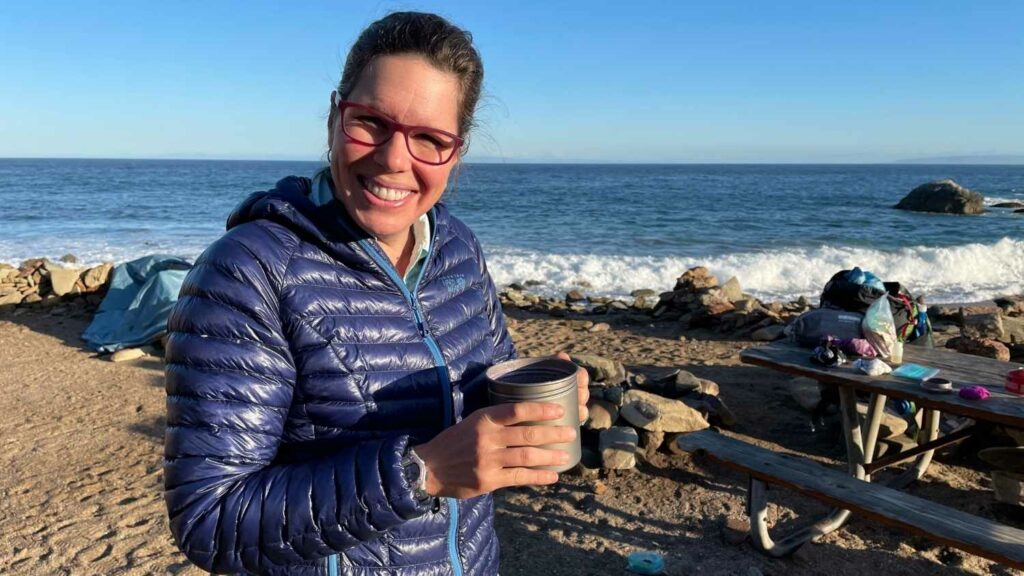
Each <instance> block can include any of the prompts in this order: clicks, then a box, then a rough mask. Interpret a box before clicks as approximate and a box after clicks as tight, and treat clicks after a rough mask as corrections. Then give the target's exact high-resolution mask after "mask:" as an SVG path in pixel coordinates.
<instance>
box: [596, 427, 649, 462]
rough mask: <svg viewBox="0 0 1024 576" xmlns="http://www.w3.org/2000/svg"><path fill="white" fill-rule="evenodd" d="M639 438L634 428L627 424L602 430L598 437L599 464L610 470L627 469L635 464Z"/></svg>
mask: <svg viewBox="0 0 1024 576" xmlns="http://www.w3.org/2000/svg"><path fill="white" fill-rule="evenodd" d="M639 440H640V439H639V437H638V435H637V433H636V430H633V429H632V428H630V427H628V426H613V427H611V428H609V429H607V430H602V431H601V436H600V437H599V439H598V450H599V451H600V452H601V466H602V467H604V468H609V469H612V470H628V469H630V468H633V467H634V466H636V447H637V443H638V442H639Z"/></svg>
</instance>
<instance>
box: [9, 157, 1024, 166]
mask: <svg viewBox="0 0 1024 576" xmlns="http://www.w3.org/2000/svg"><path fill="white" fill-rule="evenodd" d="M972 159H973V161H972ZM0 160H101V161H103V160H107V161H144V162H175V161H178V162H282V163H283V162H305V163H323V160H321V159H305V158H259V157H255V158H234V157H204V156H153V157H118V156H0ZM464 163H466V164H483V165H503V164H508V165H522V164H530V165H580V166H594V165H610V166H716V165H718V166H778V165H794V166H808V165H811V166H892V165H916V166H982V165H986V166H1024V155H1017V154H992V155H988V156H983V155H978V156H974V157H972V156H949V157H935V158H910V159H902V160H885V161H875V162H842V161H815V160H806V161H794V160H785V161H686V160H679V161H669V162H628V161H600V160H539V159H509V160H501V159H497V158H483V159H480V160H472V159H467V160H465V161H464ZM324 165H326V164H324Z"/></svg>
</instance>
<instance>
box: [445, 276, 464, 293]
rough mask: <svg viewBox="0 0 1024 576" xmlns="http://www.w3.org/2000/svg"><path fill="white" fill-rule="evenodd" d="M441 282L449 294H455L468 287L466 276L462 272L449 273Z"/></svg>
mask: <svg viewBox="0 0 1024 576" xmlns="http://www.w3.org/2000/svg"><path fill="white" fill-rule="evenodd" d="M440 280H441V283H442V284H444V287H445V288H447V289H448V295H449V296H454V295H456V294H458V293H460V292H463V291H464V290H465V289H466V277H465V276H464V275H462V274H449V275H448V276H442V277H441V278H440Z"/></svg>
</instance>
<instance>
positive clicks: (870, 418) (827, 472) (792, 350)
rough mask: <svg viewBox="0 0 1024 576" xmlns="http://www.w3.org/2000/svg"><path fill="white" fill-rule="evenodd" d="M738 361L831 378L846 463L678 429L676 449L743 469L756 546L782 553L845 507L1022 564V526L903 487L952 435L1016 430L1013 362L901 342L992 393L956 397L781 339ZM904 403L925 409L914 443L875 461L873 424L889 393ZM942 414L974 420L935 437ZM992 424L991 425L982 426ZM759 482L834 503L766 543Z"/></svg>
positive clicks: (821, 529)
mask: <svg viewBox="0 0 1024 576" xmlns="http://www.w3.org/2000/svg"><path fill="white" fill-rule="evenodd" d="M740 358H741V360H742V361H743V362H745V363H748V364H755V365H760V366H765V367H768V368H772V369H775V370H780V371H782V372H787V373H790V374H794V375H798V376H805V377H809V378H813V379H815V380H818V381H819V382H826V383H832V384H835V385H836V386H837V387H838V391H839V400H840V413H841V416H842V422H843V431H844V439H845V441H846V448H847V450H846V453H847V460H848V470H847V471H846V472H845V473H844V472H841V471H837V470H834V469H831V468H826V467H824V466H822V465H820V464H817V463H815V462H812V461H809V460H806V459H802V458H797V457H794V456H790V455H784V454H778V453H775V452H772V451H770V450H766V449H763V448H760V447H757V446H753V445H751V444H748V443H746V442H742V441H740V440H737V439H734V438H730V437H727V436H724V435H721V434H718V433H715V432H713V431H703V432H698V433H693V434H687V435H684V436H681V437H680V438H679V439H678V440H677V445H678V447H679V448H680V449H682V450H685V451H688V452H699V453H704V454H707V455H708V456H709V457H711V458H712V459H713V460H716V461H719V462H721V463H722V464H724V465H726V466H728V467H731V468H733V469H736V470H739V471H741V472H744V473H746V474H748V475H749V477H750V485H749V493H748V502H747V512H748V514H749V515H750V524H751V528H750V530H751V538H752V541H753V543H754V545H755V546H756V547H757V548H758V549H760V550H762V551H763V552H765V553H768V554H770V555H772V556H784V555H786V554H789V553H791V552H793V551H794V550H796V549H797V548H799V547H800V546H801V545H803V544H804V543H806V542H807V541H809V540H811V539H817V538H820V537H821V536H824V535H825V534H828V533H829V532H832V531H834V530H836V529H838V528H840V527H841V526H842V525H843V524H844V523H845V522H846V520H847V519H848V518H849V516H850V514H851V512H856V513H858V514H861V515H864V516H866V517H868V518H872V519H874V520H877V521H879V522H881V523H884V524H886V525H889V526H893V527H896V528H900V529H903V530H907V531H909V532H912V533H915V534H919V535H922V536H927V537H930V538H932V539H934V540H937V541H939V542H942V543H944V544H947V545H950V546H954V547H957V548H960V549H963V550H965V551H967V552H971V553H973V554H977V555H979V556H983V557H986V558H989V559H991V560H995V561H997V562H1000V563H1003V564H1006V565H1008V566H1012V567H1015V568H1021V569H1024V530H1020V529H1017V528H1013V527H1010V526H1006V525H1003V524H1000V523H998V522H995V521H992V520H988V519H984V518H980V517H977V516H974V515H971V514H968V513H965V512H961V511H958V510H955V509H953V508H950V507H948V506H944V505H941V504H937V503H934V502H931V501H928V500H924V499H922V498H919V497H916V496H913V495H910V494H908V493H906V492H901V491H899V490H898V488H902V487H904V486H906V485H907V484H909V483H911V482H913V481H914V480H917V479H919V478H921V477H922V476H923V475H924V474H925V472H926V471H927V469H928V467H929V465H930V464H931V460H932V456H933V454H934V451H935V450H936V449H937V448H939V447H942V446H945V445H948V444H951V443H953V442H958V441H960V440H963V439H964V438H967V437H968V436H970V435H971V434H973V433H976V432H977V431H979V430H981V429H984V428H985V427H986V426H991V424H1003V425H1007V426H1012V427H1017V428H1024V398H1022V397H1020V396H1015V395H1013V394H1010V393H1008V392H1007V391H1006V390H1005V389H1004V388H1003V378H1004V376H1005V374H1006V372H1007V371H1009V370H1011V369H1013V368H1015V367H1017V366H1016V365H1014V364H1008V363H1006V362H999V361H996V360H993V359H989V358H981V357H977V356H968V355H963V354H958V353H954V352H950V351H946V350H936V349H928V348H920V347H915V346H908V347H906V349H905V351H904V361H905V362H914V363H918V364H923V365H926V366H932V367H936V368H939V369H940V370H941V374H940V375H941V376H942V377H944V378H947V379H949V380H951V381H953V383H954V387H960V386H964V385H980V386H984V387H985V388H987V389H988V390H989V392H990V394H991V397H990V398H988V399H986V400H982V401H972V400H965V399H963V398H960V397H959V396H958V395H957V394H956V393H937V392H928V391H926V390H924V389H923V388H921V387H920V385H919V384H918V383H916V382H912V381H909V380H905V379H900V378H896V377H893V376H889V375H886V376H868V375H866V374H863V373H861V372H859V371H857V370H856V369H854V368H853V367H852V366H851V365H844V366H840V367H834V368H827V367H824V366H820V365H816V364H813V363H811V362H810V350H807V349H805V348H799V347H797V346H795V345H793V344H789V343H774V344H769V345H767V346H761V347H756V348H748V349H747V350H744V351H743V352H742V353H741V354H740ZM858 391H862V392H867V393H869V394H870V399H869V402H868V411H867V414H866V416H865V417H864V418H863V421H862V419H861V417H860V415H859V414H858V413H857V392H858ZM889 397H892V398H900V399H907V400H911V401H913V402H914V403H916V404H917V406H920V407H921V408H922V409H923V410H924V414H923V423H922V427H921V432H920V436H919V446H918V447H917V448H914V449H912V450H908V451H904V452H902V453H899V454H896V455H892V456H887V457H886V458H883V459H880V460H879V461H877V462H875V461H874V458H873V457H874V454H875V451H876V445H877V440H878V430H879V427H880V423H881V416H882V412H883V410H884V407H885V402H886V400H887V398H889ZM942 412H948V413H952V414H959V415H963V416H968V417H971V418H974V419H976V420H977V421H978V424H976V425H974V426H971V427H968V428H964V429H961V430H957V431H955V432H953V433H951V434H947V435H945V436H943V437H941V438H940V437H939V434H938V432H939V417H940V414H941V413H942ZM986 423H990V424H986ZM911 459H913V460H914V463H913V464H912V465H911V466H910V467H909V468H908V469H907V470H906V471H905V472H904V473H903V474H902V475H900V476H898V477H896V478H895V479H894V480H892V481H891V482H889V483H888V485H882V484H879V483H872V482H871V480H872V478H871V476H872V474H873V473H874V472H876V471H877V470H879V469H880V468H883V467H886V466H891V465H893V464H896V463H899V462H904V461H907V460H911ZM766 484H774V485H778V486H783V487H786V488H789V489H792V490H795V491H796V492H798V493H801V494H804V495H806V496H809V497H811V498H814V499H816V500H820V501H822V502H825V503H828V504H831V505H833V506H835V509H834V510H832V511H831V512H830V513H829V514H828V515H827V516H826V517H825V518H823V519H821V520H819V521H817V522H815V523H814V524H812V525H811V526H808V527H806V528H803V529H801V530H798V531H796V532H794V533H793V534H790V535H789V536H787V537H785V538H783V539H781V540H779V541H777V542H776V541H773V540H772V538H771V536H770V535H769V527H768V524H767V502H766V497H765V496H766V495H765V492H766Z"/></svg>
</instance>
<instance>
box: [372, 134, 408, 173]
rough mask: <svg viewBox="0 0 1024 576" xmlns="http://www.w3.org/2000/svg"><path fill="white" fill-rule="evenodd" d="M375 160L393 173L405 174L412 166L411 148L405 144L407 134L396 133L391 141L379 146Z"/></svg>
mask: <svg viewBox="0 0 1024 576" xmlns="http://www.w3.org/2000/svg"><path fill="white" fill-rule="evenodd" d="M374 159H375V160H376V161H377V163H378V164H380V165H381V166H383V167H384V168H387V169H388V170H389V171H391V172H404V171H405V170H408V169H409V166H410V165H411V164H412V157H411V156H410V155H409V146H408V145H407V144H406V142H405V134H402V133H401V132H398V131H395V133H394V134H393V135H392V136H391V139H390V140H388V141H387V142H385V143H383V144H381V145H380V146H377V151H376V153H375V154H374Z"/></svg>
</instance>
